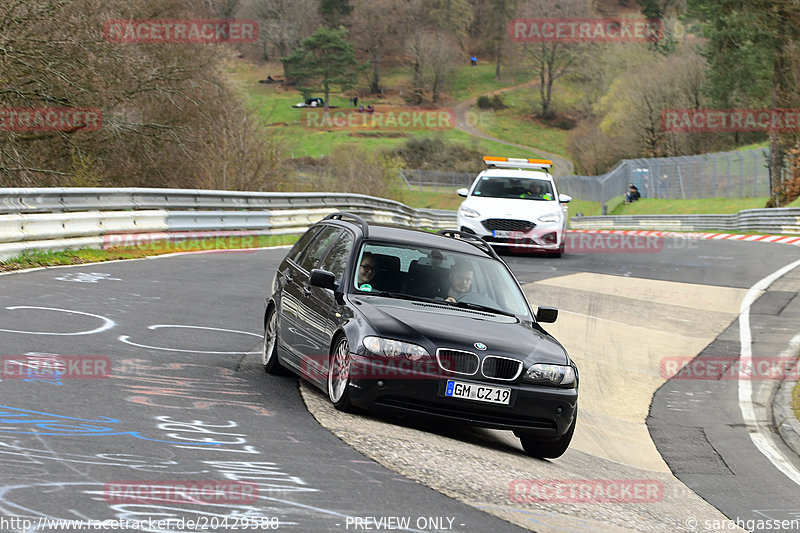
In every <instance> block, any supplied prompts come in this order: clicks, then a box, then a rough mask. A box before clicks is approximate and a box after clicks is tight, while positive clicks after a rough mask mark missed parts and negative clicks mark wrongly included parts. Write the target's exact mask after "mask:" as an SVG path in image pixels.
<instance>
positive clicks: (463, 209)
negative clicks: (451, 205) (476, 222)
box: [458, 206, 481, 218]
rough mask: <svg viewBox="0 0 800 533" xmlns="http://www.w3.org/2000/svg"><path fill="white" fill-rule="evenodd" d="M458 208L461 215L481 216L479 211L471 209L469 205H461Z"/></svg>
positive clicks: (468, 216) (469, 216)
mask: <svg viewBox="0 0 800 533" xmlns="http://www.w3.org/2000/svg"><path fill="white" fill-rule="evenodd" d="M458 210H459V212H460V213H461V216H465V217H467V218H478V217H479V216H481V214H480V213H478V212H477V211H475V210H474V209H472V208H470V207H463V206H462V207H459V208H458Z"/></svg>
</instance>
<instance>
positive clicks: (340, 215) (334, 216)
mask: <svg viewBox="0 0 800 533" xmlns="http://www.w3.org/2000/svg"><path fill="white" fill-rule="evenodd" d="M345 217H347V218H351V219H353V220H354V221H355V222H357V223H358V224H359V225H360V226H361V231H362V233H364V237H369V224H367V221H366V220H364V219H363V218H361V217H360V216H358V215H354V214H353V213H348V212H347V211H337V212H336V213H331V214H330V215H328V216H326V217H325V218H323V219H322V220H344V219H345Z"/></svg>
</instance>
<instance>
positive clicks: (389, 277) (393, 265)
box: [354, 243, 530, 317]
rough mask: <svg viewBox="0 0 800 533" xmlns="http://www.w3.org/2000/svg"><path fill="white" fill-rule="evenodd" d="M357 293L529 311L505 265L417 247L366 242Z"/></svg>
mask: <svg viewBox="0 0 800 533" xmlns="http://www.w3.org/2000/svg"><path fill="white" fill-rule="evenodd" d="M358 265H359V266H358V268H357V269H356V272H355V279H354V286H355V290H356V291H357V292H362V293H378V294H386V295H388V296H390V297H414V298H423V299H429V300H436V301H441V302H443V303H450V304H453V305H461V306H473V307H481V308H485V310H487V311H491V310H496V311H498V312H501V313H504V314H510V315H516V316H523V317H527V316H530V312H529V308H528V305H527V301H526V300H525V296H524V295H523V294H522V292H521V291H520V290H519V286H518V285H517V284H516V282H515V281H514V278H513V277H512V276H511V274H510V273H509V272H508V270H507V269H506V268H505V266H504V265H503V264H502V263H500V262H498V261H495V260H493V259H490V258H488V257H479V256H474V255H468V254H461V253H457V252H451V251H442V250H438V249H432V248H427V247H421V246H404V245H398V244H378V243H367V244H365V245H364V247H363V248H362V250H361V254H360V255H359V258H358Z"/></svg>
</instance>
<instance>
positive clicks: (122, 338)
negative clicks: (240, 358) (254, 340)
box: [117, 324, 261, 355]
mask: <svg viewBox="0 0 800 533" xmlns="http://www.w3.org/2000/svg"><path fill="white" fill-rule="evenodd" d="M161 328H187V329H207V330H211V331H224V332H226V333H241V334H242V335H252V336H253V337H258V338H259V339H260V338H261V334H259V333H250V332H249V331H240V330H238V329H224V328H212V327H208V326H187V325H182V324H154V325H152V326H147V329H161ZM117 338H118V340H119V341H121V342H124V343H125V344H130V345H131V346H136V347H138V348H148V349H150V350H163V351H167V352H186V353H206V354H211V355H225V354H235V355H241V354H243V355H247V354H253V353H258V352H213V351H205V350H185V349H181V348H166V347H163V346H150V345H147V344H137V343H135V342H133V341H131V340H129V339H130V338H131V337H130V335H120V336H119V337H117Z"/></svg>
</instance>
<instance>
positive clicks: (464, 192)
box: [456, 187, 469, 198]
mask: <svg viewBox="0 0 800 533" xmlns="http://www.w3.org/2000/svg"><path fill="white" fill-rule="evenodd" d="M456 193H458V195H459V196H463V197H464V198H466V197H467V196H469V189H467V188H466V187H462V188H460V189H458V190H457V191H456Z"/></svg>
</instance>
